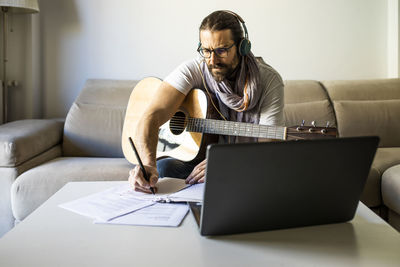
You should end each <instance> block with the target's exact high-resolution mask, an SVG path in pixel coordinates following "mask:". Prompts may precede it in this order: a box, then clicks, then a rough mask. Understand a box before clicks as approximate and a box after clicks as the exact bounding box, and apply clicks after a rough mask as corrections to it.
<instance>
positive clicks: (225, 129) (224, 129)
mask: <svg viewBox="0 0 400 267" xmlns="http://www.w3.org/2000/svg"><path fill="white" fill-rule="evenodd" d="M186 131H188V132H197V133H210V134H221V135H233V136H246V137H256V138H269V139H278V140H285V139H286V127H282V126H267V125H259V124H253V123H244V122H234V121H221V120H213V119H201V118H189V119H188V122H187V125H186Z"/></svg>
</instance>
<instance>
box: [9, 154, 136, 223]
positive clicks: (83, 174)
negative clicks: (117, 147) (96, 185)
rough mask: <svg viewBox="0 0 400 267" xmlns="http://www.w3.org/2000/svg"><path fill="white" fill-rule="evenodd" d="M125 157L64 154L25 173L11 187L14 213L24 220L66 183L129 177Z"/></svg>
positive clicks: (130, 165)
mask: <svg viewBox="0 0 400 267" xmlns="http://www.w3.org/2000/svg"><path fill="white" fill-rule="evenodd" d="M132 167H133V165H132V164H130V163H129V162H128V161H127V160H125V159H124V158H81V157H60V158H56V159H54V160H51V161H49V162H47V163H44V164H42V165H40V166H38V167H36V168H33V169H31V170H29V171H26V172H24V173H23V174H21V175H20V176H19V177H18V179H17V180H16V181H15V182H14V184H13V185H12V187H11V204H12V209H13V214H14V217H15V218H16V219H17V220H23V219H24V218H25V217H26V216H28V215H29V214H30V213H31V212H32V211H34V210H35V209H36V208H37V207H39V206H40V205H41V204H42V203H43V202H45V201H46V200H47V199H48V198H49V197H50V196H51V195H53V194H54V193H55V192H57V191H58V190H59V189H60V188H61V187H63V186H64V185H65V184H66V183H68V182H72V181H123V180H126V181H127V180H128V176H129V170H130V169H131V168H132Z"/></svg>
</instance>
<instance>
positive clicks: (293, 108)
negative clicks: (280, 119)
mask: <svg viewBox="0 0 400 267" xmlns="http://www.w3.org/2000/svg"><path fill="white" fill-rule="evenodd" d="M284 83H285V89H284V90H285V92H284V94H285V108H284V118H285V126H296V125H300V124H301V122H302V120H305V125H311V122H312V121H315V122H316V125H317V126H326V123H327V122H328V121H329V125H330V126H332V127H335V126H336V120H335V115H334V112H333V108H332V105H331V103H330V101H329V99H328V95H327V93H326V92H325V90H324V88H323V87H322V86H321V84H320V83H319V82H317V81H308V80H288V81H285V82H284Z"/></svg>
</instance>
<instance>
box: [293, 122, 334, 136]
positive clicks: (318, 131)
mask: <svg viewBox="0 0 400 267" xmlns="http://www.w3.org/2000/svg"><path fill="white" fill-rule="evenodd" d="M311 124H312V126H305V125H304V120H303V122H302V123H301V125H299V126H293V127H287V129H286V140H301V139H324V138H336V137H337V129H336V128H334V127H329V122H327V123H326V126H325V127H317V126H316V124H315V121H313V122H311Z"/></svg>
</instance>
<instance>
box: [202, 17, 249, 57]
mask: <svg viewBox="0 0 400 267" xmlns="http://www.w3.org/2000/svg"><path fill="white" fill-rule="evenodd" d="M222 11H223V12H226V13H229V14H231V15H233V16H235V18H236V19H237V20H238V21H239V23H240V24H241V25H242V28H243V30H244V38H242V39H241V40H240V42H239V45H238V50H239V55H241V56H245V55H247V54H248V53H249V52H250V50H251V42H250V40H249V34H248V33H247V28H246V25H245V24H244V20H243V19H242V18H241V17H240V16H239V15H238V14H236V13H235V12H233V11H230V10H222ZM200 47H201V42H199V46H198V49H200Z"/></svg>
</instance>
